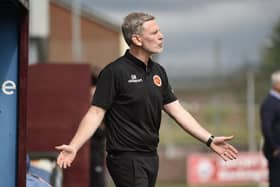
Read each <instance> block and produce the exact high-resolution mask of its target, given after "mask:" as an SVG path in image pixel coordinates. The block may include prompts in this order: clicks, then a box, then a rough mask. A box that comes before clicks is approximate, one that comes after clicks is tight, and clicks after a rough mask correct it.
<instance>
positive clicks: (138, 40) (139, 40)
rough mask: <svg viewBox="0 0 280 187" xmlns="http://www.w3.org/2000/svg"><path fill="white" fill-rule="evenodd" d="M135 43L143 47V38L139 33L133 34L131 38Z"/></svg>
mask: <svg viewBox="0 0 280 187" xmlns="http://www.w3.org/2000/svg"><path fill="white" fill-rule="evenodd" d="M131 40H132V42H133V44H134V45H136V46H138V47H141V46H142V39H141V37H140V36H139V35H138V34H133V35H132V38H131Z"/></svg>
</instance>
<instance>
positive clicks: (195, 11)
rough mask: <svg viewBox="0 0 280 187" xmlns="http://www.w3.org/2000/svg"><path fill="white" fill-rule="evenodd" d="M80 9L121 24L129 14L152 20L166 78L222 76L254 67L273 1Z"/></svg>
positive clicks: (129, 3) (111, 1) (277, 5)
mask: <svg viewBox="0 0 280 187" xmlns="http://www.w3.org/2000/svg"><path fill="white" fill-rule="evenodd" d="M81 1H82V3H83V6H87V7H88V8H91V9H92V10H93V11H97V12H99V13H101V14H102V15H104V16H105V17H106V18H107V19H111V20H112V21H113V22H115V23H117V24H119V25H121V23H122V20H123V18H124V17H125V16H126V15H127V14H128V13H130V12H134V11H141V12H147V13H149V14H152V15H154V16H155V17H156V21H157V22H158V24H159V26H160V28H161V31H162V33H163V34H164V51H163V52H162V54H160V56H159V58H158V59H157V60H158V61H159V63H161V64H162V65H163V66H164V67H165V68H166V70H167V72H168V75H169V77H171V78H185V77H205V76H206V77H207V76H211V75H214V74H217V73H219V72H221V73H222V74H227V73H228V72H233V71H235V70H236V69H238V68H240V67H241V66H242V65H243V64H244V63H245V62H247V63H253V64H258V63H260V51H261V50H262V49H263V48H265V47H266V46H267V45H268V43H269V37H270V35H271V33H272V28H273V25H275V24H276V22H277V21H278V20H279V21H280V1H279V0H160V1H151V0H141V1H139V0H102V1H101V0H81Z"/></svg>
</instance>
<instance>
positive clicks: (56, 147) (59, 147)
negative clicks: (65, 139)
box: [55, 144, 65, 150]
mask: <svg viewBox="0 0 280 187" xmlns="http://www.w3.org/2000/svg"><path fill="white" fill-rule="evenodd" d="M64 148H65V145H64V144H63V145H59V146H55V149H57V150H63V149H64Z"/></svg>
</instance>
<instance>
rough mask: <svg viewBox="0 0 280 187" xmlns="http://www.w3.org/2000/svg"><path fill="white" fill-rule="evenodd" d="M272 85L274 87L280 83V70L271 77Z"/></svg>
mask: <svg viewBox="0 0 280 187" xmlns="http://www.w3.org/2000/svg"><path fill="white" fill-rule="evenodd" d="M271 83H272V85H274V84H276V83H280V70H278V71H275V72H274V73H272V75H271Z"/></svg>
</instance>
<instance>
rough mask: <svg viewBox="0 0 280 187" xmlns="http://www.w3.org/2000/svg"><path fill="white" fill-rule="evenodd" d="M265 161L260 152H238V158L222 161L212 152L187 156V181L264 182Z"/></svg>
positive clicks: (190, 182) (221, 182)
mask: <svg viewBox="0 0 280 187" xmlns="http://www.w3.org/2000/svg"><path fill="white" fill-rule="evenodd" d="M267 180H268V169H267V162H266V159H265V158H264V156H263V155H262V154H261V153H246V152H242V153H239V155H238V159H236V160H233V161H227V162H225V161H223V160H222V159H221V158H220V157H218V156H217V155H214V154H191V155H189V156H188V157H187V182H188V184H190V185H202V184H240V183H265V182H266V181H267Z"/></svg>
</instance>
